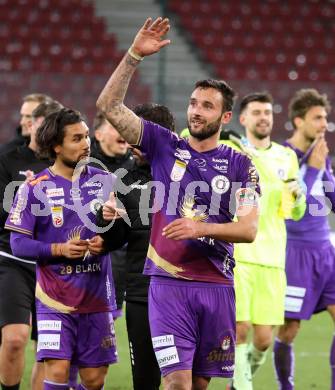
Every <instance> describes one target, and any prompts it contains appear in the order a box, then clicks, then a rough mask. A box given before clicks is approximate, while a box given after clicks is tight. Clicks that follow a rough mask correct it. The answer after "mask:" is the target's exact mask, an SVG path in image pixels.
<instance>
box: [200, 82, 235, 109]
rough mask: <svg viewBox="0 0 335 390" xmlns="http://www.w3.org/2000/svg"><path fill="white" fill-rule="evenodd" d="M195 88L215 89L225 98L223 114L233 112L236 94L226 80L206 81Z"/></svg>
mask: <svg viewBox="0 0 335 390" xmlns="http://www.w3.org/2000/svg"><path fill="white" fill-rule="evenodd" d="M195 88H205V89H207V88H214V89H216V90H217V91H219V92H220V93H221V95H222V98H223V107H222V113H224V112H227V111H232V109H233V106H234V101H235V92H234V90H233V88H231V87H230V86H229V85H228V84H227V83H226V82H225V81H224V80H214V79H206V80H199V81H197V82H196V83H195Z"/></svg>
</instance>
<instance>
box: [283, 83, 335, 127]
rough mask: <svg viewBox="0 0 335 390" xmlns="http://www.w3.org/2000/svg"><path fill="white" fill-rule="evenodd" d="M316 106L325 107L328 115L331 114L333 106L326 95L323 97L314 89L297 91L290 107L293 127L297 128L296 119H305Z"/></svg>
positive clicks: (289, 112)
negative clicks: (308, 112)
mask: <svg viewBox="0 0 335 390" xmlns="http://www.w3.org/2000/svg"><path fill="white" fill-rule="evenodd" d="M315 106H321V107H324V108H325V109H326V111H327V114H329V113H330V110H331V105H330V102H329V100H328V97H327V95H326V94H324V95H321V94H320V93H319V92H318V91H317V90H316V89H314V88H306V89H299V90H298V91H296V93H295V94H294V95H293V97H292V99H291V100H290V102H289V105H288V115H289V119H290V121H291V122H292V125H293V127H294V128H295V127H296V126H295V123H294V119H295V118H302V119H303V118H305V115H306V113H307V111H309V110H310V109H311V108H312V107H315Z"/></svg>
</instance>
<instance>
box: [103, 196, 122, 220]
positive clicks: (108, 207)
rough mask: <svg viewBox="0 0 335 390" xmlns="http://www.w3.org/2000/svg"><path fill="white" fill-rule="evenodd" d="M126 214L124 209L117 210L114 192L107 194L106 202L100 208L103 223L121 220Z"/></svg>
mask: <svg viewBox="0 0 335 390" xmlns="http://www.w3.org/2000/svg"><path fill="white" fill-rule="evenodd" d="M125 214H126V211H125V210H124V209H121V208H118V207H117V204H116V197H115V194H114V192H111V193H110V194H109V199H108V201H107V202H106V203H105V204H104V205H103V206H102V217H103V219H104V220H105V221H112V220H114V219H119V218H122V216H123V215H125Z"/></svg>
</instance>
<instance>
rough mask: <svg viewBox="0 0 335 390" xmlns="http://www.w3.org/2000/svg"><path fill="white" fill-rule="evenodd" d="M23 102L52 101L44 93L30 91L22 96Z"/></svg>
mask: <svg viewBox="0 0 335 390" xmlns="http://www.w3.org/2000/svg"><path fill="white" fill-rule="evenodd" d="M22 101H23V103H25V102H36V103H44V102H52V101H53V99H52V98H51V97H50V96H48V95H45V94H44V93H30V94H29V95H26V96H24V97H23V98H22Z"/></svg>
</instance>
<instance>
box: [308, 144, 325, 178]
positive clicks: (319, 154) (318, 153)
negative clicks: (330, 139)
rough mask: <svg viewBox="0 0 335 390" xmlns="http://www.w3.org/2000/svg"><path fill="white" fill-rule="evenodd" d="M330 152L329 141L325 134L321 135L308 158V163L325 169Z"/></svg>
mask: <svg viewBox="0 0 335 390" xmlns="http://www.w3.org/2000/svg"><path fill="white" fill-rule="evenodd" d="M328 153H329V149H328V145H327V141H326V140H325V137H324V136H321V137H320V138H319V139H318V140H317V141H316V144H315V146H314V148H313V150H312V152H311V155H310V156H309V158H308V165H309V166H310V167H313V168H316V169H319V170H320V169H324V168H325V167H326V159H327V156H328Z"/></svg>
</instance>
